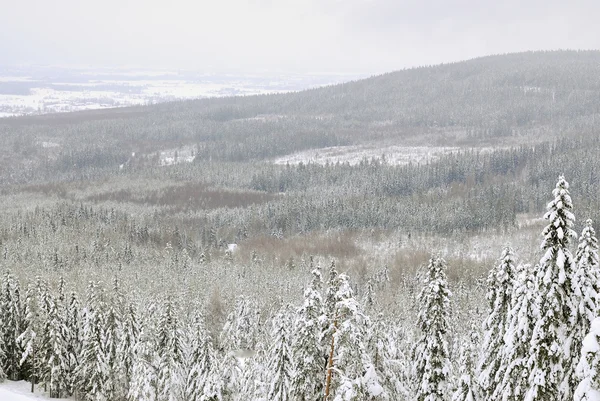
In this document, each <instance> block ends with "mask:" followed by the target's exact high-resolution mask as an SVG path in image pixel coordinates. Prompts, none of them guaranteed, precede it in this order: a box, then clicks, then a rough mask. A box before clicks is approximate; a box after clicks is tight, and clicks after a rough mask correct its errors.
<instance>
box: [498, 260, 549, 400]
mask: <svg viewBox="0 0 600 401" xmlns="http://www.w3.org/2000/svg"><path fill="white" fill-rule="evenodd" d="M537 270H538V269H537V268H535V269H532V268H531V265H519V266H517V269H516V272H517V279H516V281H515V287H514V294H513V297H512V300H511V305H510V311H509V313H508V319H507V324H508V327H507V330H506V333H505V334H504V339H503V344H504V346H503V348H502V353H501V355H499V358H501V359H502V363H503V365H504V366H505V368H504V371H503V375H502V377H501V384H500V385H498V386H496V393H495V394H494V395H493V398H494V399H496V400H502V401H523V399H524V398H525V393H526V392H527V390H528V388H529V374H530V372H531V365H530V361H529V349H530V342H531V336H532V333H533V328H534V326H535V323H536V321H537V307H536V303H535V271H537Z"/></svg>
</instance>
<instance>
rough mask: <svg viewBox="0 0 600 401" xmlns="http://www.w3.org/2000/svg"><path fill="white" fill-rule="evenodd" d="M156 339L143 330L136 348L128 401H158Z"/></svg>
mask: <svg viewBox="0 0 600 401" xmlns="http://www.w3.org/2000/svg"><path fill="white" fill-rule="evenodd" d="M154 340H155V339H154V338H152V337H151V336H148V335H146V333H145V332H144V330H142V332H141V335H140V340H139V341H138V342H137V344H136V345H135V348H134V358H133V361H132V362H133V363H132V367H131V380H130V381H129V391H128V393H127V400H128V401H156V400H158V397H157V380H158V371H157V369H156V367H155V366H156V365H157V362H156V361H157V359H158V356H157V352H156V344H155V341H154Z"/></svg>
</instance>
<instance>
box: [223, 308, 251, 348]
mask: <svg viewBox="0 0 600 401" xmlns="http://www.w3.org/2000/svg"><path fill="white" fill-rule="evenodd" d="M258 326H259V311H258V305H257V304H256V302H254V301H252V300H250V299H246V298H244V297H239V298H238V299H237V301H236V304H235V309H234V310H233V311H232V312H231V313H230V314H229V315H228V316H227V321H226V322H225V325H224V326H223V330H222V332H221V337H220V346H221V348H222V349H223V350H226V351H235V352H238V351H240V350H254V349H255V347H256V337H257V334H258Z"/></svg>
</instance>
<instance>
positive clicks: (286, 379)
mask: <svg viewBox="0 0 600 401" xmlns="http://www.w3.org/2000/svg"><path fill="white" fill-rule="evenodd" d="M291 342H292V317H291V316H290V311H289V310H286V309H284V310H282V311H281V312H280V313H279V314H278V315H277V316H276V317H275V318H274V319H273V334H272V336H271V344H272V345H271V348H270V350H269V361H268V364H267V369H268V371H267V377H268V378H269V391H268V394H267V399H268V400H272V401H288V400H292V399H293V398H292V397H291V396H290V392H291V391H290V390H291V381H292V376H293V375H294V372H293V370H292V347H291Z"/></svg>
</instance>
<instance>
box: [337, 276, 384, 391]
mask: <svg viewBox="0 0 600 401" xmlns="http://www.w3.org/2000/svg"><path fill="white" fill-rule="evenodd" d="M338 283H339V289H338V292H337V294H336V295H335V298H334V299H335V300H336V304H335V315H334V316H335V320H334V321H335V325H334V328H335V331H334V332H333V338H332V342H331V345H332V348H331V350H332V351H333V352H332V355H333V360H332V364H331V365H329V367H328V372H327V373H328V374H330V383H327V384H326V389H325V394H326V398H325V399H326V400H327V401H329V400H333V401H358V400H387V399H388V398H389V394H387V393H386V392H385V390H384V388H383V386H382V385H381V378H380V377H378V376H377V372H376V369H375V366H374V365H373V362H372V360H371V358H370V356H369V353H368V352H367V338H368V332H367V330H368V328H369V327H370V325H371V324H370V321H369V318H368V317H367V316H365V315H364V314H363V312H362V310H361V307H360V304H359V302H358V301H357V300H356V299H355V298H354V293H353V291H352V287H351V286H350V283H349V281H348V276H346V275H345V274H340V275H339V279H338ZM327 395H328V396H327Z"/></svg>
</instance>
